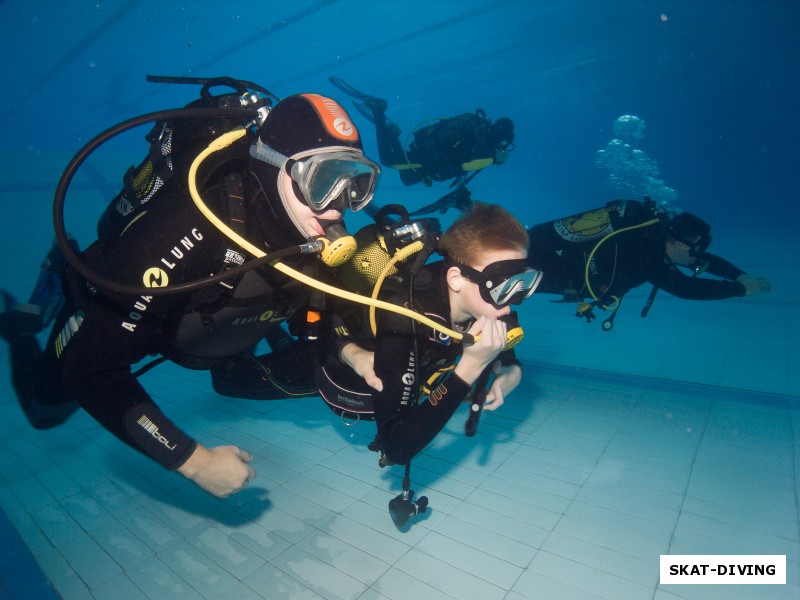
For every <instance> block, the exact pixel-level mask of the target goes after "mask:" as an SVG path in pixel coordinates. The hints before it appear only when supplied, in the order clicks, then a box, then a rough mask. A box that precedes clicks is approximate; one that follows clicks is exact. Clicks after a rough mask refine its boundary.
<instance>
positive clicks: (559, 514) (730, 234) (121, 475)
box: [0, 0, 800, 600]
mask: <svg viewBox="0 0 800 600" xmlns="http://www.w3.org/2000/svg"><path fill="white" fill-rule="evenodd" d="M798 25H800V5H798V4H797V3H796V2H793V1H791V0H785V1H784V0H771V1H767V0H764V1H755V0H727V1H726V0H718V1H717V0H713V1H707V2H690V1H688V0H685V1H684V0H669V1H666V0H665V1H661V2H659V1H655V0H641V1H638V0H625V1H623V0H612V1H609V2H602V3H601V2H594V1H591V0H573V1H560V2H555V1H550V0H542V1H536V2H531V1H526V0H517V1H514V0H508V1H506V2H489V1H487V2H477V1H476V2H464V1H461V2H458V1H455V0H429V1H427V2H422V1H406V2H395V1H386V2H367V1H356V0H319V1H316V2H315V1H313V0H297V1H264V0H260V1H256V0H252V1H240V0H236V1H233V2H228V3H217V2H211V1H199V0H195V1H187V2H156V1H155V0H139V1H135V0H130V1H127V2H126V1H121V0H120V1H116V2H114V1H108V0H101V1H96V2H80V3H79V2H71V3H64V2H56V1H50V0H32V1H29V2H25V1H21V0H5V1H2V2H0V31H1V32H2V35H0V50H1V51H2V53H1V54H0V55H2V56H3V57H4V64H3V74H4V81H5V86H4V87H5V94H4V99H2V100H0V108H2V110H0V115H2V116H0V119H2V124H3V131H4V133H5V136H4V145H3V148H2V149H0V155H1V156H2V158H3V160H2V161H0V216H2V219H0V231H2V235H1V236H0V250H2V252H3V254H4V255H5V256H6V257H7V259H6V260H7V266H6V268H5V269H4V270H3V275H2V280H0V287H2V288H4V289H6V290H8V291H9V292H11V293H12V294H14V295H15V296H17V297H27V294H28V293H29V291H30V288H31V286H32V285H33V284H34V282H35V280H36V276H37V274H38V269H39V263H40V262H41V260H42V258H43V257H44V254H45V253H46V250H47V248H49V245H50V243H51V239H52V236H53V231H52V224H51V210H52V199H53V191H54V189H55V187H56V184H57V182H58V179H59V176H60V175H61V171H62V170H63V168H64V167H65V165H66V164H67V163H68V161H69V160H70V158H71V157H72V155H73V154H74V153H75V152H76V151H77V150H78V149H79V148H81V147H82V146H83V145H84V144H85V143H87V142H88V141H89V140H90V139H91V138H92V137H93V136H95V135H96V134H98V133H100V132H101V131H103V130H105V129H106V128H108V127H110V126H112V125H114V124H116V123H118V122H120V121H122V120H124V119H127V118H130V117H133V116H136V115H139V114H142V113H145V112H149V111H155V110H161V109H166V108H175V107H179V106H183V105H184V104H186V103H188V102H190V101H191V100H193V99H194V98H195V97H196V96H195V95H196V88H194V87H192V86H180V85H168V84H159V83H148V82H147V81H146V80H145V77H146V75H148V74H158V75H175V76H198V77H210V76H218V75H229V76H233V77H238V78H242V79H245V80H250V81H254V82H257V83H259V84H261V85H263V86H264V87H266V88H268V89H269V90H271V91H272V92H273V93H274V94H276V95H277V96H280V97H283V96H287V95H290V94H293V93H299V92H319V93H322V94H326V95H330V96H332V97H334V98H336V99H337V100H339V101H340V102H341V103H342V104H343V105H344V106H345V107H346V108H348V109H349V108H350V107H351V104H350V98H349V97H347V96H346V95H344V94H343V93H342V92H340V91H339V90H338V89H336V88H335V87H334V86H332V85H331V84H330V83H329V81H328V77H329V76H332V75H336V76H339V77H341V78H343V79H345V80H346V81H348V82H349V83H351V84H352V85H353V86H355V87H357V88H359V89H361V90H363V91H364V92H366V93H369V94H373V95H375V96H380V97H382V98H385V99H386V100H387V101H388V104H389V108H388V114H389V116H390V117H391V118H392V119H393V120H394V121H395V122H396V123H398V124H399V125H400V127H401V129H402V131H403V135H405V134H407V133H408V132H410V131H412V130H413V129H414V127H415V126H417V125H418V124H420V123H422V122H424V121H426V120H428V119H431V118H438V117H448V116H453V115H457V114H460V113H463V112H472V111H475V110H476V109H478V108H482V109H484V110H485V111H486V113H487V115H488V116H489V117H490V118H492V119H497V118H499V117H510V118H512V119H513V120H514V123H515V125H516V139H515V146H516V147H515V149H514V151H513V152H512V153H511V155H510V157H509V160H508V161H507V163H506V164H504V165H502V166H498V167H491V168H489V169H487V170H486V171H485V172H482V173H480V175H478V176H477V177H476V178H475V179H474V181H473V182H472V183H471V184H470V189H471V190H472V194H473V197H474V198H477V199H480V200H484V201H489V202H499V203H502V204H503V205H504V206H506V207H507V208H509V210H511V211H512V212H513V213H514V214H515V215H517V216H518V217H519V219H520V220H521V221H523V222H524V223H525V224H527V225H532V224H534V223H538V222H542V221H546V220H550V219H554V218H557V217H561V216H565V215H570V214H573V213H577V212H580V211H583V210H587V209H590V208H594V207H598V206H601V205H603V204H604V203H605V202H607V201H609V200H612V199H614V198H616V197H618V196H619V195H621V194H623V193H627V192H630V191H631V190H634V189H637V190H638V189H639V188H636V187H635V185H634V184H636V179H637V177H645V176H648V177H650V181H651V183H652V180H653V179H655V180H657V183H658V186H661V187H660V188H659V189H661V190H662V191H663V190H665V189H669V190H670V194H671V196H670V198H671V204H672V205H673V206H675V207H678V208H682V209H685V210H690V211H691V212H694V213H696V214H698V215H700V216H702V217H703V218H705V219H706V220H707V221H708V222H710V223H711V224H712V227H713V231H712V233H713V237H714V241H713V244H712V247H711V250H712V251H713V252H715V253H717V254H719V255H721V256H724V257H725V258H727V259H729V260H730V261H732V262H733V263H735V264H737V265H738V266H740V267H741V268H742V269H744V270H746V271H747V272H749V273H751V274H754V275H762V276H765V277H767V278H768V279H769V280H770V281H771V282H772V285H773V291H772V292H771V293H770V294H763V295H758V296H754V297H747V298H736V299H731V300H725V301H719V302H691V301H682V300H678V299H675V298H672V297H670V296H668V295H667V294H661V295H659V297H658V298H657V300H656V302H655V304H654V307H653V310H652V311H651V313H650V315H649V316H648V317H647V318H646V319H642V318H641V317H640V316H639V311H640V309H641V307H642V305H643V304H644V302H645V300H646V297H647V294H648V293H649V289H646V288H645V287H642V288H640V289H637V290H635V291H634V292H631V293H630V294H629V295H628V296H626V299H625V305H624V306H623V307H622V309H621V310H620V313H619V316H618V317H617V319H616V325H615V328H614V330H613V331H612V332H603V331H602V330H601V328H600V327H599V323H598V322H594V323H592V324H586V323H585V322H583V321H581V320H579V319H576V318H574V316H573V315H572V312H573V309H572V308H571V307H570V306H569V305H564V304H556V303H553V302H551V301H552V300H553V299H555V298H554V297H549V296H544V295H539V296H537V295H535V296H534V297H533V298H532V299H531V300H530V301H528V302H527V303H526V305H525V306H524V307H523V308H522V309H521V311H520V314H521V321H522V325H523V326H524V329H525V332H526V339H525V341H524V342H523V344H522V345H521V346H519V355H520V356H521V358H522V359H523V362H524V364H525V368H526V375H525V381H524V385H523V386H522V387H521V388H520V389H519V390H517V392H516V393H515V397H514V398H510V399H509V401H508V402H507V404H506V406H504V407H503V409H502V410H501V411H498V412H497V413H496V414H492V415H486V417H485V418H484V420H483V421H482V423H481V428H480V430H479V435H478V436H477V437H476V438H474V439H467V438H464V436H463V435H461V434H460V428H461V424H462V422H463V417H464V414H462V413H459V414H458V415H456V417H455V418H454V419H453V422H452V423H451V425H450V426H449V427H448V429H447V430H446V431H445V432H444V433H443V434H442V436H440V438H439V439H437V441H436V442H435V443H434V444H433V445H432V446H431V447H430V448H428V449H427V450H426V451H425V453H424V455H423V456H422V457H420V459H419V460H418V461H416V462H415V473H414V476H413V479H414V482H415V489H417V490H418V492H419V493H424V494H426V495H428V496H429V497H430V499H431V505H432V508H433V510H432V511H431V513H430V515H429V516H428V518H426V519H424V520H422V521H421V522H420V523H418V524H416V525H415V526H414V527H412V528H411V529H410V530H409V532H407V533H399V532H397V531H396V530H395V529H394V527H393V526H392V524H391V521H390V520H389V518H388V515H387V514H386V510H385V507H386V502H388V500H389V499H390V498H391V497H393V496H394V495H396V494H397V493H398V490H399V487H400V477H402V472H400V471H392V470H390V471H382V470H380V469H378V468H377V466H376V460H375V455H374V454H372V453H370V452H368V451H367V449H366V444H367V443H368V442H369V441H370V439H371V437H372V434H373V433H374V431H373V429H372V426H371V425H370V424H364V423H362V424H359V425H357V426H356V427H348V426H345V425H343V424H342V423H341V422H340V421H339V420H338V419H337V418H336V417H335V415H333V414H332V413H330V412H329V411H328V410H327V408H325V406H324V405H323V404H322V403H321V401H320V400H319V399H313V398H312V399H306V400H304V401H300V402H295V403H290V402H274V403H272V402H270V403H266V402H264V403H258V402H248V401H233V400H230V399H223V398H221V397H219V396H217V395H216V394H215V393H214V392H213V391H212V390H211V386H210V382H209V380H208V377H207V375H206V374H205V373H202V372H200V373H198V372H190V371H185V370H182V369H179V368H178V367H175V366H172V365H162V366H161V367H159V368H158V369H155V370H154V371H153V372H151V373H149V374H148V375H146V376H145V377H146V379H145V385H146V387H147V388H148V390H149V391H150V392H151V393H152V394H153V396H154V397H155V398H156V399H157V401H158V402H159V404H160V405H161V406H162V407H163V408H164V410H165V412H167V413H168V414H170V415H171V416H174V418H175V419H176V420H177V421H178V422H179V423H181V424H182V425H183V426H184V427H186V428H187V430H189V431H190V432H191V433H192V434H193V435H196V436H197V437H198V438H199V439H201V440H202V441H203V442H204V443H210V444H216V443H223V442H224V443H233V444H237V445H241V446H243V447H246V448H248V449H249V450H251V451H252V452H253V453H254V454H255V455H256V459H255V466H256V468H257V470H258V471H259V479H258V480H257V481H258V485H257V486H255V487H253V488H252V489H249V490H248V491H247V492H245V493H242V494H239V495H237V496H234V497H232V498H230V499H229V500H226V501H218V500H213V499H211V498H210V497H206V496H204V495H203V494H201V493H200V492H198V491H197V490H196V489H195V488H194V487H193V486H192V485H190V484H187V483H186V482H185V481H184V480H183V479H182V478H180V477H179V476H175V475H174V474H170V473H165V472H163V471H162V470H161V469H160V468H158V467H157V466H155V465H154V464H152V463H150V462H149V461H147V460H146V459H144V458H142V457H140V456H139V455H138V454H135V453H134V452H133V451H131V450H130V449H128V448H127V447H125V446H123V445H122V444H121V443H120V442H118V441H117V440H116V439H115V438H113V437H112V436H111V435H109V434H107V433H106V432H105V431H104V430H103V429H101V428H99V427H98V425H97V424H96V423H95V422H94V421H92V420H91V419H90V418H89V417H87V416H86V415H84V414H78V415H75V417H73V418H72V419H71V420H70V421H69V422H68V423H67V424H66V425H64V426H62V427H59V428H57V429H54V430H52V431H46V432H38V431H34V430H32V429H30V428H29V427H28V425H27V423H26V421H25V420H24V417H23V416H22V414H21V412H20V410H19V408H18V406H17V404H16V401H15V398H14V393H13V390H12V387H11V382H10V374H9V369H8V364H7V363H8V351H7V347H6V346H5V344H3V345H1V346H0V359H2V361H1V362H2V364H0V389H2V391H3V393H2V395H0V433H1V435H0V479H1V480H0V508H2V511H3V512H4V513H5V515H6V516H7V519H8V521H7V522H8V525H6V522H5V521H3V522H2V523H0V531H3V543H4V545H5V546H6V548H8V549H13V551H9V552H4V553H2V554H0V562H1V563H2V564H0V580H1V581H0V598H5V597H7V598H27V597H37V598H38V597H43V596H42V594H43V593H44V592H42V590H46V589H48V586H50V587H52V589H54V590H55V593H57V594H58V595H60V596H62V597H64V598H93V597H94V598H106V597H112V596H113V597H115V598H165V597H170V598H172V597H178V598H195V597H197V598H237V599H238V598H261V597H265V598H273V597H277V598H320V597H324V598H337V599H338V598H357V599H359V600H368V599H382V598H389V599H396V598H397V599H399V598H408V597H409V596H410V595H416V596H417V597H420V598H459V599H463V598H472V597H476V598H477V597H480V598H482V599H483V598H498V599H500V598H504V599H508V600H522V599H526V598H540V597H543V598H567V599H572V598H575V599H584V598H589V599H591V598H614V599H619V598H648V599H658V600H674V599H706V598H708V599H714V598H795V597H798V596H800V581H798V578H797V573H798V567H799V566H800V547H798V546H799V545H800V523H799V522H798V502H797V491H798V484H797V474H798V466H797V460H798V451H797V448H796V439H797V438H798V433H800V419H799V418H798V417H799V413H798V398H800V373H799V372H798V371H800V369H798V367H797V361H796V359H795V351H794V340H795V339H797V337H798V335H800V319H799V318H798V311H797V300H796V299H797V297H798V294H800V284H798V278H797V274H798V269H799V268H800V260H799V259H798V256H799V255H800V253H799V252H798V250H800V244H798V242H797V236H796V229H797V223H798V221H799V219H798V218H799V217H800V209H798V204H797V199H796V196H797V185H796V175H795V173H796V171H797V165H798V164H800V151H798V146H797V139H798V137H799V134H800V119H798V118H797V114H796V110H797V106H798V105H800V81H798V78H797V73H798V68H799V67H800V44H798V43H797V41H796V31H797V27H798ZM351 115H352V116H353V118H354V120H355V121H356V123H357V125H358V126H359V128H360V129H361V131H362V135H363V137H364V140H365V151H366V153H367V154H368V155H370V156H373V157H377V146H376V144H375V139H374V135H373V130H372V128H371V125H370V124H369V123H368V122H367V121H366V120H365V119H363V118H362V117H361V115H360V114H358V113H357V111H355V110H352V111H351ZM621 115H635V116H637V117H639V118H640V119H641V120H643V121H644V123H645V124H646V127H645V129H644V136H643V138H642V139H640V140H638V141H636V143H635V146H636V148H637V149H638V150H641V152H642V153H643V154H639V157H640V158H642V157H645V158H646V160H644V159H643V160H642V162H641V163H640V167H641V168H639V170H638V171H636V172H635V173H631V172H628V173H627V176H628V179H627V182H626V184H627V186H628V187H624V186H620V185H619V182H618V184H617V185H616V186H615V185H612V184H611V183H610V182H609V175H610V169H609V167H608V163H603V164H601V165H598V162H597V153H598V151H600V150H603V149H606V148H607V147H608V144H609V142H610V141H611V140H612V139H614V137H615V133H614V131H613V124H614V122H615V120H616V119H617V118H618V117H620V116H621ZM145 133H146V129H145V128H142V129H138V130H136V131H134V132H132V133H130V134H127V135H125V136H122V137H120V138H119V139H116V140H114V141H113V142H112V143H110V144H108V145H107V146H104V148H103V150H102V151H101V152H98V153H97V154H95V155H93V156H92V157H91V158H90V159H89V160H88V161H87V163H86V165H84V167H83V168H82V169H81V171H80V172H79V173H78V175H77V176H76V178H75V182H74V185H73V187H72V188H71V192H70V194H69V196H68V206H67V211H66V217H67V225H68V228H69V229H70V231H71V232H72V233H73V234H74V235H75V236H76V237H77V238H78V239H79V241H80V242H81V243H82V244H83V245H86V244H87V243H88V242H90V241H91V239H92V235H93V232H94V227H95V224H96V220H97V217H98V216H99V214H100V213H101V212H102V210H103V208H104V206H105V205H106V203H107V202H108V200H109V199H110V198H111V197H113V196H114V195H115V194H116V193H117V191H118V189H119V187H120V183H121V177H122V175H123V173H124V172H125V170H126V169H127V167H128V166H130V165H132V164H136V163H138V162H139V161H140V160H141V158H142V157H143V155H144V152H145V151H146V145H145V142H144V141H143V139H142V138H143V136H144V134H145ZM656 169H657V170H656ZM446 191H448V190H447V186H446V184H438V185H436V186H433V187H431V188H424V187H421V186H415V187H404V186H402V185H401V184H400V182H399V178H398V176H397V174H396V173H394V172H391V171H389V170H386V172H385V173H384V175H383V178H382V181H381V184H380V188H379V191H378V196H377V199H378V201H379V202H380V203H382V204H386V203H390V202H397V203H403V204H405V205H406V206H408V207H409V208H417V207H420V206H423V205H425V204H427V203H429V202H432V201H433V200H435V199H436V198H438V197H439V196H441V195H443V194H444V193H445V192H446ZM440 216H441V219H442V222H443V225H445V226H446V225H447V224H448V223H449V222H450V221H451V220H452V218H453V217H454V216H455V214H454V213H453V211H451V212H449V213H447V214H445V215H440ZM365 219H366V217H364V216H362V215H356V216H355V217H353V218H352V220H350V219H349V220H348V224H349V225H350V229H351V230H355V229H357V228H358V227H359V226H360V225H362V224H364V223H365V222H366V221H365ZM512 400H513V401H512ZM15 542H17V543H15ZM663 554H769V555H773V554H777V555H786V556H787V571H788V576H787V585H785V586H735V585H726V586H701V585H697V586H680V585H678V586H676V585H672V586H670V585H659V582H658V561H659V556H660V555H663ZM37 570H38V572H37ZM20 573H24V574H25V576H24V577H20V576H19V574H20Z"/></svg>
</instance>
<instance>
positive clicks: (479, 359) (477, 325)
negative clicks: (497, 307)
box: [455, 317, 507, 385]
mask: <svg viewBox="0 0 800 600" xmlns="http://www.w3.org/2000/svg"><path fill="white" fill-rule="evenodd" d="M506 331H507V328H506V324H505V323H504V322H503V321H498V320H497V319H487V318H486V317H480V318H479V319H477V320H476V321H475V322H474V323H473V324H472V327H470V328H469V330H468V331H467V333H469V334H470V335H472V336H474V337H475V338H476V340H475V343H474V344H472V345H471V346H466V347H465V348H464V352H463V354H462V356H461V360H460V361H458V364H457V365H456V368H455V374H456V375H458V376H459V377H460V378H461V379H463V380H464V382H466V383H468V384H470V385H472V384H473V383H475V381H476V380H477V379H478V376H479V375H480V374H481V373H482V372H483V370H484V369H485V368H486V367H487V365H489V363H491V362H492V361H493V360H494V359H495V358H497V355H498V354H500V351H501V350H502V349H503V346H505V344H506Z"/></svg>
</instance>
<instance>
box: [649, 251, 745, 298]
mask: <svg viewBox="0 0 800 600" xmlns="http://www.w3.org/2000/svg"><path fill="white" fill-rule="evenodd" d="M714 258H718V257H714ZM719 260H720V261H722V262H720V263H718V262H716V261H711V260H710V261H709V269H708V271H707V272H708V273H711V274H712V275H718V276H720V274H721V273H725V274H726V275H728V276H730V275H733V278H735V277H738V275H739V274H741V273H742V272H741V271H739V272H738V274H735V273H736V272H737V271H738V269H736V267H733V265H731V264H730V263H727V261H724V260H723V259H719ZM723 263H726V264H727V265H728V266H724V264H723ZM712 264H714V267H713V270H712ZM731 267H732V269H731ZM722 276H724V275H722ZM650 281H651V283H653V284H654V285H657V286H658V287H659V288H660V289H662V290H664V291H665V292H667V293H668V294H672V295H673V296H676V297H678V298H682V299H684V300H723V299H725V298H736V297H739V296H744V295H745V293H746V291H747V290H746V288H745V287H744V285H743V284H741V283H739V282H738V281H728V280H724V279H711V278H708V277H692V276H690V275H687V274H685V273H683V272H682V271H680V270H678V269H677V268H676V267H673V266H670V265H668V264H666V263H663V264H659V265H656V266H655V267H654V268H653V272H652V276H651V278H650Z"/></svg>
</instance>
